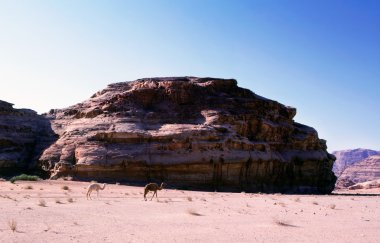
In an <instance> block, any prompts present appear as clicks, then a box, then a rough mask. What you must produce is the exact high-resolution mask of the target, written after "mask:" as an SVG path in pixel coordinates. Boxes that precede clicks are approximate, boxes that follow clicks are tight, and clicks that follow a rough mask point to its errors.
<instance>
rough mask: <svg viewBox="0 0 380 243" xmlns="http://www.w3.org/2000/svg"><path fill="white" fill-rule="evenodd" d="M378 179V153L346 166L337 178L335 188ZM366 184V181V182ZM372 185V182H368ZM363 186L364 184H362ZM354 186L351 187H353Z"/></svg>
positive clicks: (379, 176) (379, 159)
mask: <svg viewBox="0 0 380 243" xmlns="http://www.w3.org/2000/svg"><path fill="white" fill-rule="evenodd" d="M379 179H380V155H373V156H370V157H368V158H366V159H364V160H362V161H360V162H358V163H354V164H352V165H351V166H348V167H347V168H346V169H345V170H344V171H343V173H342V174H341V175H340V177H339V178H338V181H337V183H336V185H337V188H346V187H351V186H353V185H355V184H357V183H363V182H370V181H376V180H379ZM367 184H368V183H367ZM369 184H371V185H374V184H373V183H369ZM362 185H363V186H364V185H365V183H364V184H362ZM353 188H355V187H352V188H351V189H353Z"/></svg>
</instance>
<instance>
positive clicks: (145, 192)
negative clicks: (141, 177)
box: [144, 191, 148, 201]
mask: <svg viewBox="0 0 380 243" xmlns="http://www.w3.org/2000/svg"><path fill="white" fill-rule="evenodd" d="M147 193H148V191H144V200H145V201H146V194H147Z"/></svg>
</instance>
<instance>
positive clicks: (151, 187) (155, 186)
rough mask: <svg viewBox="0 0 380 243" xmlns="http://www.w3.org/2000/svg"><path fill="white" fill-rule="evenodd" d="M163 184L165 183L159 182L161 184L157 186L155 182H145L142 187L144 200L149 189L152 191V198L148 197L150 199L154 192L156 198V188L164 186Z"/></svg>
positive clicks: (159, 188) (160, 188)
mask: <svg viewBox="0 0 380 243" xmlns="http://www.w3.org/2000/svg"><path fill="white" fill-rule="evenodd" d="M164 185H165V183H163V182H162V183H161V186H158V185H157V184H156V183H149V184H147V185H146V186H145V188H144V199H145V201H146V200H147V199H146V194H148V192H149V191H152V192H154V193H153V196H152V198H151V199H150V200H151V201H152V199H153V197H154V194H156V198H157V190H162V188H164Z"/></svg>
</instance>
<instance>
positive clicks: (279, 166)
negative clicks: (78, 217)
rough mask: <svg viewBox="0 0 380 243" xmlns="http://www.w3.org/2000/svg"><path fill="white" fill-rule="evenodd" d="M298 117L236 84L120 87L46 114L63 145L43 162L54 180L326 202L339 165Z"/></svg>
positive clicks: (178, 81) (172, 82) (156, 82)
mask: <svg viewBox="0 0 380 243" xmlns="http://www.w3.org/2000/svg"><path fill="white" fill-rule="evenodd" d="M295 114H296V110H295V109H294V108H291V107H286V106H284V105H282V104H280V103H278V102H276V101H272V100H269V99H266V98H263V97H260V96H258V95H256V94H254V93H253V92H251V91H250V90H247V89H243V88H240V87H238V86H237V82H236V80H233V79H215V78H195V77H179V78H147V79H140V80H136V81H132V82H122V83H115V84H111V85H109V86H108V87H107V88H106V89H104V90H102V91H99V92H98V93H96V94H94V95H93V96H92V97H91V98H90V99H89V100H86V101H84V102H82V103H79V104H77V105H74V106H71V107H69V108H67V109H62V110H51V111H50V112H49V114H46V117H47V118H49V119H50V120H51V122H52V126H53V129H54V131H55V132H56V133H57V134H59V136H60V137H59V139H58V141H57V142H56V143H54V144H53V145H52V146H51V147H50V148H48V149H47V150H45V152H44V154H43V155H42V156H41V158H40V160H41V163H42V164H43V167H44V168H45V169H46V170H50V171H51V173H52V178H57V177H59V176H65V175H71V176H74V177H76V178H82V179H98V180H101V179H103V180H112V181H136V182H147V181H165V182H166V183H167V184H169V185H172V186H177V187H187V188H199V189H201V188H204V189H217V190H246V191H267V192H269V191H280V192H315V193H328V192H330V191H332V190H333V188H334V184H335V180H336V177H335V176H334V174H333V172H332V165H333V162H334V159H335V157H334V156H332V155H330V154H328V153H327V151H326V142H325V141H324V140H321V139H319V138H318V134H317V132H316V131H315V130H314V129H313V128H311V127H308V126H305V125H302V124H299V123H296V122H294V121H293V118H294V116H295Z"/></svg>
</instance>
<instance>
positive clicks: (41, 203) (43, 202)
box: [38, 199, 46, 207]
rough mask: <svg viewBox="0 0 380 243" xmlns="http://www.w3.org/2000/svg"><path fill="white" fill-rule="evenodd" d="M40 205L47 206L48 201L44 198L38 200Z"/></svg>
mask: <svg viewBox="0 0 380 243" xmlns="http://www.w3.org/2000/svg"><path fill="white" fill-rule="evenodd" d="M38 206H41V207H46V202H45V200H44V199H40V201H39V202H38Z"/></svg>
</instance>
